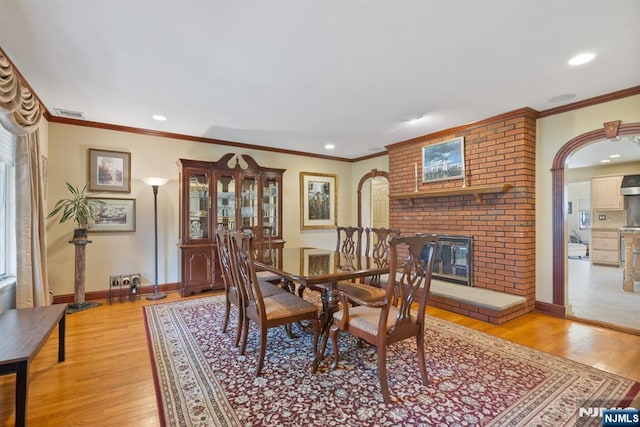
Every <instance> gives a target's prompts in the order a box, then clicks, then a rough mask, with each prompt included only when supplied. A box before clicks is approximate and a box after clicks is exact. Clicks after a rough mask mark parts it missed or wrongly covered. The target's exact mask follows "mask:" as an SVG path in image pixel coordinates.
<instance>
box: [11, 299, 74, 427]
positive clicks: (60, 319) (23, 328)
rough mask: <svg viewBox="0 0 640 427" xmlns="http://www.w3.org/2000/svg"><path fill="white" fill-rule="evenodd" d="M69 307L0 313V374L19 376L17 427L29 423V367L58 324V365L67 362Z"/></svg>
mask: <svg viewBox="0 0 640 427" xmlns="http://www.w3.org/2000/svg"><path fill="white" fill-rule="evenodd" d="M66 309H67V306H66V304H55V305H50V306H47V307H33V308H20V309H17V310H7V311H5V312H3V313H2V314H0V336H2V340H0V375H4V374H11V373H15V374H16V419H15V425H16V426H24V425H25V424H26V418H27V417H26V412H27V385H28V383H29V364H30V363H31V361H33V359H34V358H35V357H36V355H37V354H38V352H39V351H40V349H41V348H42V346H43V345H44V343H45V342H46V341H47V338H49V335H51V332H52V331H53V329H54V328H55V326H56V324H57V325H58V362H62V361H64V337H65V316H66Z"/></svg>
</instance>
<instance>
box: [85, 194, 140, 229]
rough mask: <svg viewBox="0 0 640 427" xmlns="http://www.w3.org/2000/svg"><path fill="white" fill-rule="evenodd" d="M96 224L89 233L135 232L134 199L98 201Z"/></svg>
mask: <svg viewBox="0 0 640 427" xmlns="http://www.w3.org/2000/svg"><path fill="white" fill-rule="evenodd" d="M92 198H93V199H97V200H100V201H102V202H103V203H101V204H99V205H97V206H96V223H95V225H94V226H93V227H91V228H89V229H88V230H87V231H90V232H109V231H111V232H127V231H136V199H98V198H95V197H92Z"/></svg>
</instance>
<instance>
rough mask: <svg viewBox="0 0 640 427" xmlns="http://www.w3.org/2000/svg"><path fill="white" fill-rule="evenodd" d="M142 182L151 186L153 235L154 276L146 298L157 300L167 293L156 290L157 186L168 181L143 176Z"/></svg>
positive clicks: (164, 296)
mask: <svg viewBox="0 0 640 427" xmlns="http://www.w3.org/2000/svg"><path fill="white" fill-rule="evenodd" d="M143 181H144V183H145V184H147V185H150V186H151V188H153V236H154V261H155V276H154V284H153V293H152V294H149V295H147V299H148V300H158V299H162V298H166V297H167V294H165V293H164V292H158V187H159V186H161V185H164V184H166V183H167V181H169V180H168V179H166V178H144V179H143Z"/></svg>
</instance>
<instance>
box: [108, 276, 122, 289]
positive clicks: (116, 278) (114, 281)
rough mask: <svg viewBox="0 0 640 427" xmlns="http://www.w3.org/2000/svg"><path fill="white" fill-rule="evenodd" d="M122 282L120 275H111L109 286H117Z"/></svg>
mask: <svg viewBox="0 0 640 427" xmlns="http://www.w3.org/2000/svg"><path fill="white" fill-rule="evenodd" d="M121 284H122V282H121V281H120V276H109V287H111V288H117V287H119V286H120V285H121Z"/></svg>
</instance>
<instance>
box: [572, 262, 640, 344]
mask: <svg viewBox="0 0 640 427" xmlns="http://www.w3.org/2000/svg"><path fill="white" fill-rule="evenodd" d="M568 269H569V274H568V286H567V292H568V300H567V301H568V303H569V304H570V306H571V310H572V313H571V315H572V316H573V317H575V318H577V319H581V320H584V321H589V322H594V323H599V324H602V325H608V326H609V327H614V328H620V329H623V330H628V331H630V332H632V333H635V334H637V335H640V282H635V285H634V290H635V292H626V291H624V290H622V279H623V277H624V268H622V267H608V266H601V265H593V264H591V262H590V261H589V260H588V259H587V260H581V259H577V258H569V263H568Z"/></svg>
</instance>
